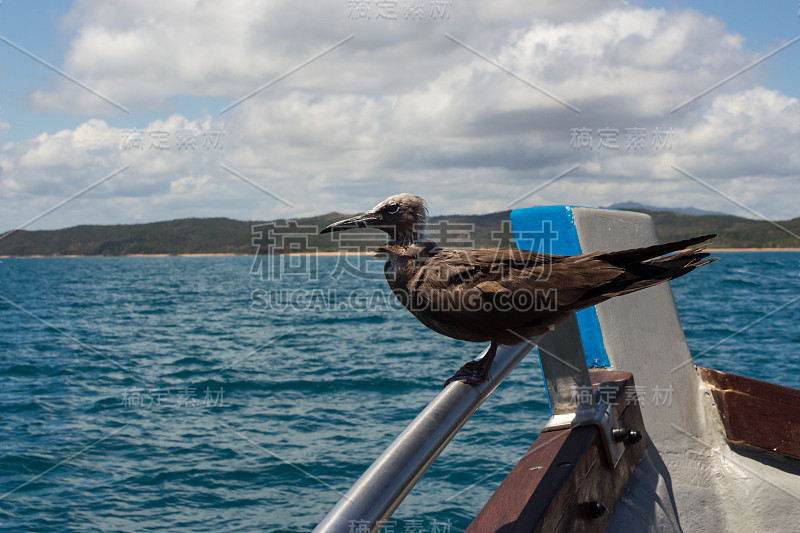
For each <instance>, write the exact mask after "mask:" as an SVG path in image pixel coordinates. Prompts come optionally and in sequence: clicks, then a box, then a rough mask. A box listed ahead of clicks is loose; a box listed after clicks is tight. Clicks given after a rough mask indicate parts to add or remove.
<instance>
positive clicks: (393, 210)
mask: <svg viewBox="0 0 800 533" xmlns="http://www.w3.org/2000/svg"><path fill="white" fill-rule="evenodd" d="M398 211H400V204H389V205H388V206H387V208H386V212H387V213H389V214H390V215H396V214H397V212H398Z"/></svg>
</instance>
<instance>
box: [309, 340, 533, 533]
mask: <svg viewBox="0 0 800 533" xmlns="http://www.w3.org/2000/svg"><path fill="white" fill-rule="evenodd" d="M540 338H541V337H539V338H537V339H536V340H531V341H526V342H523V343H522V344H518V345H516V346H502V345H501V346H499V347H498V349H497V355H496V356H495V360H494V363H493V365H492V376H491V379H490V380H489V381H487V382H486V383H483V384H481V385H479V386H477V387H473V386H470V385H467V384H465V383H461V382H458V381H454V382H452V383H450V384H449V385H448V386H447V387H445V388H444V390H442V392H440V393H439V395H438V396H436V398H434V399H433V401H431V402H430V403H429V404H428V406H427V407H426V408H425V409H424V410H423V411H422V412H421V413H420V414H419V415H417V417H416V418H415V419H414V420H413V421H412V422H411V424H409V425H408V427H406V429H405V430H404V431H403V432H402V433H401V434H400V435H398V436H397V438H396V439H395V440H394V441H393V442H392V443H391V444H390V445H389V447H388V448H386V450H385V451H384V452H383V453H382V454H381V455H380V457H378V458H377V459H376V460H375V462H373V463H372V465H371V466H370V467H369V468H368V469H367V470H366V471H365V472H364V473H363V474H362V475H361V477H360V478H358V480H357V481H356V482H355V484H354V485H353V486H352V487H350V490H349V491H347V494H345V495H344V497H342V499H341V500H339V503H337V504H336V505H335V506H334V507H333V509H331V511H330V512H329V513H328V514H327V515H326V516H325V518H323V520H322V521H321V522H320V523H319V524H318V525H317V527H316V528H315V529H314V533H347V532H348V531H352V530H354V525H357V527H358V528H359V529H358V531H363V527H364V525H366V524H368V527H369V531H370V532H377V531H378V530H379V529H380V528H379V527H378V523H379V521H381V520H385V519H388V518H389V517H390V516H391V515H392V513H393V512H394V510H395V509H397V507H398V506H399V505H400V503H401V502H402V501H403V499H404V498H405V497H406V495H408V493H409V492H410V491H411V489H412V488H413V487H414V485H416V483H417V481H419V479H420V478H421V477H422V475H423V474H424V473H425V471H426V470H427V469H428V467H430V465H431V464H432V463H433V461H434V460H435V459H436V458H437V457H438V456H439V454H440V453H441V452H442V450H444V448H445V447H446V446H447V444H448V443H449V442H450V441H451V440H452V439H453V437H455V435H456V433H458V431H459V430H460V429H461V427H462V426H463V425H464V424H465V423H466V422H467V420H469V418H470V417H471V416H472V414H473V413H474V412H475V411H476V410H477V409H478V407H479V406H480V405H481V403H483V401H484V400H485V399H486V398H487V397H488V396H489V395H490V394H491V393H492V392H493V391H494V389H495V388H497V386H498V385H499V384H500V382H501V381H503V379H505V377H506V376H507V375H508V374H509V373H510V372H511V370H513V369H514V367H515V366H516V365H517V363H519V362H520V361H521V360H522V359H523V358H524V357H525V356H526V355H527V354H528V352H530V351H531V349H532V348H533V347H534V346H535V345H536V343H537V342H538V341H539V339H540ZM487 350H488V348H487ZM485 354H486V350H484V352H483V354H482V355H481V356H483V355H485Z"/></svg>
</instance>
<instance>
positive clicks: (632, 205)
mask: <svg viewBox="0 0 800 533" xmlns="http://www.w3.org/2000/svg"><path fill="white" fill-rule="evenodd" d="M606 209H619V210H622V211H669V212H671V213H681V214H684V215H694V216H699V215H725V214H726V213H721V212H719V211H706V210H705V209H698V208H696V207H656V206H652V205H644V204H640V203H638V202H617V203H615V204H613V205H610V206H608V207H607V208H606Z"/></svg>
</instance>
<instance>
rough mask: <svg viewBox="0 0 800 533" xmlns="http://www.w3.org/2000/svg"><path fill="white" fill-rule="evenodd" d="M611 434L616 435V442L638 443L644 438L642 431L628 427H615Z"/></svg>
mask: <svg viewBox="0 0 800 533" xmlns="http://www.w3.org/2000/svg"><path fill="white" fill-rule="evenodd" d="M611 436H612V437H614V441H616V442H627V443H629V444H636V443H637V442H639V441H640V440H642V433H641V431H636V430H635V429H628V428H614V429H612V430H611Z"/></svg>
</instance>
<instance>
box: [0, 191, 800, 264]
mask: <svg viewBox="0 0 800 533" xmlns="http://www.w3.org/2000/svg"><path fill="white" fill-rule="evenodd" d="M615 205H616V206H619V205H630V204H629V203H628V204H615ZM637 205H639V204H637ZM629 209H630V210H633V211H640V212H643V213H647V214H648V215H650V216H651V217H653V219H654V221H655V223H656V231H657V232H658V236H659V238H660V239H661V241H662V242H665V241H669V240H677V239H685V238H689V237H693V236H696V235H703V234H707V233H716V234H718V237H716V238H715V239H714V244H713V246H714V247H716V248H800V239H798V238H796V237H795V236H793V235H792V233H794V234H795V235H800V217H798V218H794V219H792V220H787V221H782V222H778V223H776V224H773V223H770V222H767V221H761V220H750V219H746V218H741V217H736V216H733V215H725V214H698V215H695V214H686V213H680V212H674V211H662V210H651V209H650V208H629ZM697 211H702V210H697ZM509 214H510V211H500V212H497V213H489V214H485V215H446V216H435V217H431V220H430V222H431V224H430V227H429V233H430V235H431V237H432V238H434V239H435V240H438V241H439V242H440V243H441V244H443V245H447V246H454V247H473V246H475V247H495V246H513V238H512V236H511V231H510V226H511V225H510V222H509ZM347 216H349V215H347V214H342V213H328V214H326V215H319V216H315V217H304V218H300V219H297V220H289V221H287V220H278V221H273V222H260V221H243V220H233V219H230V218H184V219H179V220H170V221H164V222H151V223H146V224H126V225H121V224H118V225H109V226H99V225H82V226H74V227H71V228H64V229H60V230H46V231H27V230H21V231H16V232H14V233H11V234H10V235H7V236H5V237H4V238H2V239H0V256H64V255H80V256H119V255H137V254H143V255H147V254H175V255H177V254H244V255H250V254H254V253H257V251H258V253H262V254H263V253H291V252H307V251H314V250H318V251H336V250H341V249H349V250H358V249H360V248H363V245H364V239H365V238H366V239H368V240H369V242H370V243H373V244H379V243H380V242H382V241H383V240H385V237H384V236H383V234H381V233H380V232H377V230H355V231H350V232H347V233H343V234H338V233H335V234H330V233H328V234H325V235H319V234H318V231H319V229H321V228H324V227H325V226H327V225H328V224H330V223H331V222H335V221H336V220H340V219H342V218H345V217H347ZM779 226H780V227H779ZM782 228H783V229H782ZM784 229H785V231H784ZM370 232H371V233H372V234H373V236H372V237H370V236H369V235H364V234H369V233H370Z"/></svg>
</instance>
